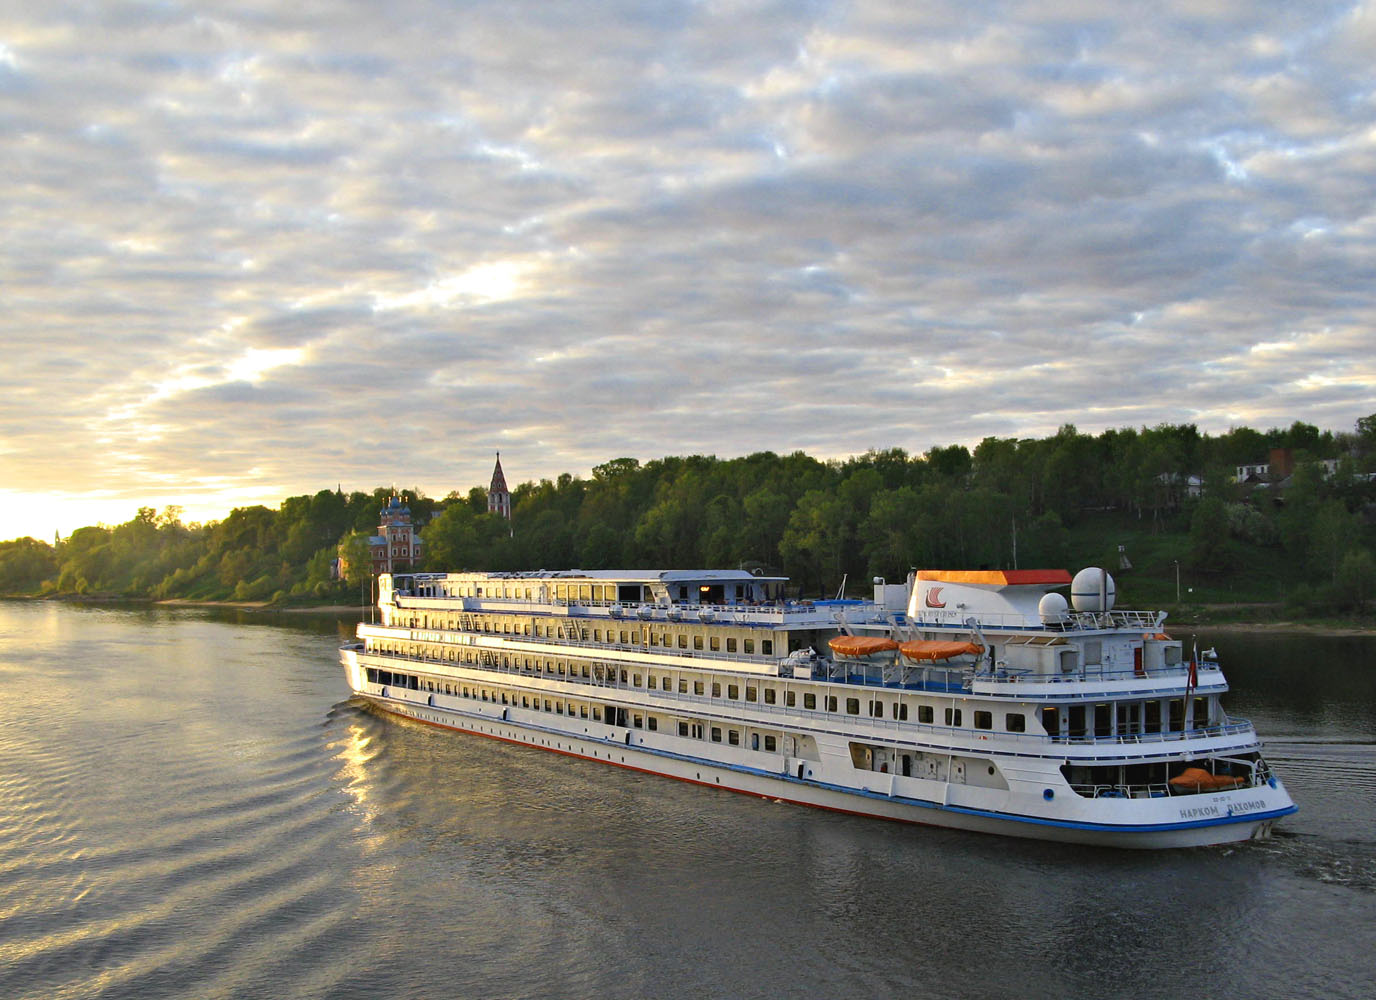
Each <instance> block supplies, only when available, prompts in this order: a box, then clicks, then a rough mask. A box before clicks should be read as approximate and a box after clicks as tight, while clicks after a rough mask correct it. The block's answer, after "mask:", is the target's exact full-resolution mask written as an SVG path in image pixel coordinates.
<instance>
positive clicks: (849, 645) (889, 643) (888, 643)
mask: <svg viewBox="0 0 1376 1000" xmlns="http://www.w3.org/2000/svg"><path fill="white" fill-rule="evenodd" d="M827 645H828V646H830V647H831V651H832V652H833V653H835V654H836V655H837V656H873V655H874V654H875V653H887V652H888V651H889V650H892V649H897V648H898V643H896V642H894V641H893V640H892V639H885V638H884V637H883V636H879V635H838V636H836V637H835V638H833V639H830V640H828V642H827Z"/></svg>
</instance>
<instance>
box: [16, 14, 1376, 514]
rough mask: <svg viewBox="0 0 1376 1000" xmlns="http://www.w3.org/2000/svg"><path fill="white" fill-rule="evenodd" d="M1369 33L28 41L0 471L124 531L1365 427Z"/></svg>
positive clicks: (84, 35)
mask: <svg viewBox="0 0 1376 1000" xmlns="http://www.w3.org/2000/svg"><path fill="white" fill-rule="evenodd" d="M1374 23H1376V18H1373V14H1372V9H1371V7H1370V5H1358V6H1352V5H1334V4H1324V3H1310V4H1292V5H1284V6H1282V7H1271V8H1257V7H1256V5H1251V4H1221V5H1210V6H1209V7H1208V8H1200V7H1199V5H1198V4H1193V3H1184V2H1180V3H1169V4H1163V5H1159V9H1158V10H1157V11H1156V13H1155V14H1154V16H1153V17H1151V18H1142V17H1135V16H1134V17H1129V16H1127V15H1122V16H1118V15H1115V14H1114V13H1113V12H1112V11H1111V10H1106V9H1104V8H1103V7H1102V5H1100V4H1089V3H1066V2H1064V0H1061V2H1056V3H1051V2H1045V3H1033V4H1027V5H1023V6H1022V7H1020V8H1019V10H1018V12H1017V14H1016V15H1015V16H1009V15H1008V14H1007V12H997V13H995V12H991V11H987V10H985V9H984V8H982V7H980V6H979V5H975V6H970V5H969V4H957V3H949V4H928V5H922V6H920V7H914V6H913V5H912V4H908V3H878V2H861V3H848V4H840V3H828V2H823V0H818V2H816V3H803V4H798V3H774V4H748V5H741V4H736V3H730V2H725V0H722V2H710V3H678V2H667V0H666V2H662V3H652V4H645V3H632V2H629V0H626V2H622V3H608V4H597V5H594V6H591V7H590V6H587V5H583V6H567V5H555V4H546V3H529V4H526V3H502V4H496V3H486V4H469V5H464V6H463V7H462V8H455V7H453V6H451V5H448V4H442V3H437V2H431V0H403V2H400V3H397V4H393V5H389V6H387V7H386V8H380V7H379V8H370V7H366V6H364V7H358V6H348V7H345V6H344V5H338V6H334V5H330V4H327V5H325V6H324V7H323V8H317V7H304V8H300V7H290V6H288V7H283V6H282V5H280V4H268V3H262V2H260V3H246V4H245V3H237V4H226V3H202V4H197V5H195V6H194V7H182V6H177V5H174V4H167V5H155V6H126V7H104V8H91V7H89V5H78V4H69V3H57V4H51V5H46V6H44V7H42V8H35V9H34V10H33V11H26V12H25V14H24V15H22V16H14V17H12V18H11V19H10V21H9V23H8V24H7V26H6V32H5V36H4V40H3V43H0V121H3V123H4V125H5V128H4V130H3V131H0V152H3V154H4V156H5V162H6V167H7V182H8V187H7V199H6V205H5V208H4V209H3V212H4V224H5V232H6V240H5V242H4V244H3V246H0V281H3V283H4V287H5V290H6V313H5V316H4V318H3V320H0V324H2V325H0V347H3V350H4V353H5V359H6V364H5V365H4V366H0V433H3V438H0V442H2V443H3V446H0V481H3V482H5V483H6V484H7V486H8V487H9V488H10V489H12V490H16V491H19V492H21V493H22V492H24V491H29V492H33V493H35V494H37V493H42V494H44V495H46V496H58V495H61V496H66V497H82V496H88V497H101V498H104V499H105V500H107V501H109V502H113V503H116V504H124V505H126V506H128V505H131V504H132V506H131V507H130V510H131V511H132V509H133V508H134V507H137V506H138V505H139V503H140V502H141V501H139V499H138V498H139V497H140V496H141V491H144V490H147V489H149V488H151V487H150V486H149V485H148V484H150V483H154V482H157V483H176V482H178V481H180V482H184V483H186V484H187V489H188V490H189V491H192V492H193V493H194V495H195V496H196V497H198V498H201V497H205V496H208V495H210V494H211V493H213V491H215V490H222V491H224V497H225V498H226V506H228V504H229V503H230V502H231V501H233V502H242V501H243V500H244V498H245V497H247V496H258V497H260V498H261V499H263V500H265V501H267V502H273V497H274V496H278V497H279V498H280V494H274V493H271V492H262V493H257V494H255V493H254V491H255V490H262V491H286V492H313V491H314V490H316V489H318V488H320V486H321V485H322V484H325V485H329V484H333V483H335V482H344V483H345V485H346V487H355V488H371V486H373V485H376V484H377V483H380V482H390V481H393V480H397V481H402V482H412V483H418V484H421V485H423V486H425V487H426V488H427V489H429V490H431V491H432V492H435V493H438V494H443V493H445V492H447V491H448V490H449V489H454V488H459V489H466V488H467V487H468V486H469V485H472V484H473V483H477V482H483V481H485V477H486V475H487V474H488V473H489V472H490V453H491V452H492V451H493V450H496V448H497V447H500V448H501V450H502V452H503V458H504V464H505V465H506V467H507V469H508V471H509V474H510V475H511V476H512V477H513V478H514V479H517V480H519V479H522V478H527V477H530V478H540V477H553V476H557V475H558V474H559V473H560V472H563V471H574V472H580V471H583V472H585V471H586V470H588V469H589V468H590V467H591V466H592V465H594V464H596V463H598V462H601V461H604V460H606V459H607V458H609V457H613V456H616V455H623V454H632V455H636V456H638V457H641V458H653V457H657V456H661V455H664V454H673V453H684V452H691V451H702V452H714V453H717V454H722V455H729V454H744V453H748V452H750V451H754V450H761V449H769V450H774V451H779V452H788V451H793V450H795V449H798V448H803V449H806V450H809V451H811V452H813V453H815V454H818V455H822V456H843V455H848V454H854V453H859V452H863V451H864V450H865V449H867V448H870V447H879V448H882V447H892V446H899V447H905V448H908V449H909V450H912V451H922V450H925V449H926V448H927V447H930V446H931V445H933V444H944V443H951V442H955V441H962V442H965V443H968V444H973V443H975V442H977V441H978V440H979V439H980V438H981V437H983V436H985V435H987V434H998V435H1002V436H1013V435H1016V436H1029V435H1038V434H1046V433H1051V432H1054V430H1055V429H1056V427H1058V426H1059V425H1060V424H1062V423H1066V422H1073V423H1076V424H1077V425H1078V426H1079V427H1080V428H1081V429H1082V430H1089V431H1093V430H1097V429H1101V428H1103V427H1109V426H1120V425H1137V424H1156V423H1161V422H1165V421H1171V422H1186V421H1193V422H1198V423H1199V424H1200V426H1201V427H1202V428H1203V429H1205V430H1208V431H1213V432H1218V431H1222V430H1224V429H1226V428H1227V427H1228V426H1231V425H1234V424H1237V423H1250V424H1253V425H1258V426H1270V425H1284V424H1289V423H1290V422H1292V421H1293V420H1296V419H1303V420H1308V421H1311V422H1316V423H1319V424H1321V425H1322V426H1325V427H1331V428H1333V429H1337V430H1342V429H1347V428H1349V427H1350V426H1351V425H1352V423H1353V421H1354V420H1355V419H1356V418H1357V417H1358V416H1362V415H1364V414H1365V413H1366V412H1367V411H1369V410H1370V408H1371V406H1370V399H1371V398H1372V386H1373V384H1374V383H1376V371H1373V362H1372V361H1371V360H1370V359H1371V358H1372V357H1373V356H1376V352H1373V351H1372V346H1373V345H1372V342H1371V335H1370V332H1369V331H1370V330H1371V329H1373V328H1376V323H1374V322H1373V321H1374V320H1376V315H1373V314H1374V313H1376V310H1374V309H1373V303H1372V295H1371V288H1372V286H1373V282H1372V279H1373V276H1376V217H1373V214H1372V208H1371V206H1372V205H1373V204H1376V197H1373V194H1374V193H1376V192H1374V191H1373V187H1374V186H1376V180H1373V178H1376V130H1374V129H1373V128H1372V120H1373V115H1372V98H1371V89H1370V80H1369V53H1370V51H1371V45H1370V44H1369V43H1370V41H1371V39H1372V37H1373V24H1374ZM857 387H859V388H860V390H861V391H858V392H857ZM164 495H165V494H164ZM49 506H51V505H49ZM73 509H75V508H73ZM85 509H86V508H83V511H84V510H85ZM82 516H86V515H85V514H84V513H83V515H82ZM112 516H114V515H112ZM126 516H127V515H126ZM74 526H75V525H74V524H70V523H68V524H67V525H66V528H67V529H68V530H69V529H70V528H71V527H74ZM22 530H24V528H23V527H22V525H20V524H18V523H17V522H16V524H15V525H14V527H12V528H10V529H9V531H8V532H7V531H6V530H4V528H3V525H0V536H4V535H6V534H8V533H10V532H14V531H22ZM48 533H49V532H44V534H48Z"/></svg>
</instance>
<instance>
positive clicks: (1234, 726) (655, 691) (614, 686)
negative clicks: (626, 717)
mask: <svg viewBox="0 0 1376 1000" xmlns="http://www.w3.org/2000/svg"><path fill="white" fill-rule="evenodd" d="M469 648H470V649H472V648H473V647H469ZM484 652H486V653H487V654H488V655H489V656H491V658H492V660H493V662H490V663H466V662H456V661H452V660H445V659H440V658H438V657H425V656H415V655H409V654H406V653H393V652H380V651H378V652H374V653H373V654H371V655H375V656H378V657H380V658H382V659H385V660H388V661H398V660H399V661H403V662H406V663H414V664H417V665H434V666H441V667H447V668H451V669H454V668H460V669H464V670H483V671H489V672H492V673H498V674H505V675H508V676H510V675H514V676H518V677H525V678H529V679H531V680H540V681H552V682H557V683H561V684H579V685H590V686H592V687H598V688H606V689H610V690H625V691H635V692H638V693H642V694H649V695H653V696H654V697H656V698H658V699H661V700H666V699H667V700H669V701H671V702H672V703H674V704H679V705H685V706H693V707H695V708H700V709H710V708H712V707H714V706H715V707H721V706H725V705H730V706H740V707H747V708H748V709H749V710H750V711H752V712H758V713H761V714H764V715H778V716H784V715H789V716H797V715H799V714H804V713H805V714H807V715H808V716H810V717H812V716H816V717H820V718H823V719H848V720H852V721H856V720H858V721H860V722H863V723H864V724H865V725H866V726H869V727H872V728H874V729H877V730H879V731H894V732H899V731H901V732H912V731H914V730H916V731H922V732H933V733H935V732H941V733H945V734H950V733H952V732H959V733H963V734H969V735H971V736H976V737H979V738H986V737H988V736H992V735H995V734H994V733H993V731H992V730H980V729H974V728H972V727H968V726H960V727H953V726H942V725H937V724H936V723H935V722H932V723H923V722H915V721H912V720H908V719H903V720H896V719H887V718H879V717H876V716H873V715H869V714H865V713H863V712H862V713H860V714H858V715H856V714H851V713H849V712H842V711H835V712H829V711H826V710H825V709H823V708H817V709H804V708H800V707H798V706H797V705H793V706H789V705H783V704H777V703H776V704H770V703H768V702H765V701H764V700H763V698H762V696H761V697H760V698H757V700H755V701H747V700H745V699H744V698H736V699H730V698H723V697H721V696H712V695H707V694H701V695H699V694H689V693H687V692H680V691H678V690H677V679H675V686H674V688H673V689H671V690H668V691H665V690H663V689H662V688H651V687H649V686H648V684H641V685H639V686H637V685H635V684H633V683H629V682H624V681H622V680H621V678H620V671H621V670H622V669H627V670H630V669H633V668H630V667H627V666H626V665H616V666H615V667H613V666H612V665H610V664H608V665H605V666H604V665H601V664H596V665H590V669H589V671H588V673H589V676H587V677H583V676H581V675H574V674H551V673H547V672H545V671H543V670H536V669H535V668H533V667H532V668H527V667H524V666H522V665H520V664H513V665H507V666H503V665H502V664H501V662H500V657H499V655H497V654H496V653H495V652H494V651H492V650H484ZM359 655H365V654H364V653H363V652H362V651H360V653H359ZM641 666H642V667H644V668H645V676H646V677H647V678H648V671H649V670H650V669H654V668H653V667H652V666H651V665H649V664H642V665H641ZM660 669H664V668H663V667H661V668H660ZM766 676H767V675H766ZM752 679H754V678H751V677H750V676H749V675H740V676H739V678H738V679H737V680H736V681H735V683H737V684H738V685H739V686H740V687H741V688H742V689H744V688H745V687H746V686H748V685H749V683H750V681H751V680H752ZM782 679H783V680H787V679H788V678H782ZM815 679H817V680H826V678H815ZM457 680H458V679H457V678H453V679H451V683H455V682H457ZM441 683H442V682H441ZM470 683H472V682H471V681H470ZM904 690H909V689H904ZM742 693H744V691H743V690H742ZM876 693H877V691H876ZM931 693H933V694H942V693H946V694H950V693H957V692H956V690H955V689H952V690H950V691H938V690H932V691H931ZM573 697H577V696H573ZM1251 728H1252V724H1251V723H1250V722H1248V721H1247V720H1245V719H1233V720H1231V721H1230V722H1229V723H1227V724H1226V725H1218V726H1206V727H1203V728H1198V729H1188V730H1172V731H1167V732H1160V733H1123V734H1116V735H1113V736H1088V735H1086V736H1074V737H1068V736H1060V735H1054V736H1053V735H1046V734H1041V733H1014V732H1003V731H999V732H998V733H997V736H998V738H999V739H1000V740H1001V741H1004V740H1006V741H1012V742H1015V743H1024V744H1040V745H1047V744H1056V745H1072V746H1096V745H1097V746H1113V745H1118V744H1124V743H1162V742H1170V741H1184V740H1191V739H1199V738H1207V737H1223V736H1235V735H1240V734H1245V733H1247V732H1249V731H1250V730H1251Z"/></svg>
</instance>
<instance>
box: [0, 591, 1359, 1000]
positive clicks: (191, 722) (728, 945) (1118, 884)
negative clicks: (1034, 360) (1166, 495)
mask: <svg viewBox="0 0 1376 1000" xmlns="http://www.w3.org/2000/svg"><path fill="white" fill-rule="evenodd" d="M351 628H352V622H348V621H343V620H341V621H336V620H334V619H332V618H303V617H300V616H282V617H281V618H277V617H269V616H261V615H259V616H245V617H237V616H235V615H234V614H232V613H216V612H209V611H200V610H175V611H174V610H123V609H121V610H110V609H101V608H83V607H73V606H66V605H59V604H47V603H7V602H0V997H5V998H11V1000H13V998H20V997H33V998H39V997H41V998H45V1000H46V998H62V997H128V998H140V1000H148V998H157V997H177V998H192V997H194V998H212V997H264V998H267V997H272V998H278V997H360V998H362V997H368V998H375V997H408V998H409V997H430V998H443V997H473V998H508V997H541V998H545V997H548V998H583V997H589V998H591V997H597V998H622V997H627V998H630V997H635V998H640V997H732V998H734V997H761V998H770V1000H778V998H781V997H833V996H836V997H839V996H847V997H885V998H887V997H898V996H902V997H904V998H923V997H999V998H1004V997H1009V996H1016V997H1053V996H1054V997H1064V996H1077V997H1140V996H1145V995H1151V996H1154V997H1192V998H1200V997H1205V998H1207V997H1281V996H1284V997H1315V998H1319V997H1322V998H1325V1000H1332V998H1336V997H1369V996H1371V994H1372V978H1373V971H1374V970H1376V965H1373V958H1372V956H1373V955H1376V825H1374V824H1373V820H1376V637H1367V638H1351V639H1348V638H1334V639H1315V638H1300V637H1292V636H1280V637H1277V636H1266V637H1261V638H1256V637H1252V636H1248V635H1245V634H1242V633H1233V632H1229V633H1219V634H1216V635H1209V634H1206V635H1202V636H1201V644H1202V645H1208V644H1214V645H1216V646H1217V647H1218V650H1219V653H1220V655H1221V657H1222V658H1223V664H1224V669H1225V670H1226V671H1227V673H1228V677H1229V680H1230V681H1231V682H1232V684H1233V688H1234V690H1233V692H1232V695H1231V696H1230V699H1229V701H1228V702H1227V704H1228V707H1229V709H1230V710H1231V711H1232V713H1233V714H1235V715H1241V716H1247V717H1250V718H1252V719H1253V720H1254V721H1255V722H1256V723H1257V725H1258V728H1259V729H1260V730H1261V731H1262V734H1263V736H1264V737H1265V738H1266V739H1267V741H1268V744H1269V746H1270V754H1269V756H1270V758H1271V760H1272V761H1273V763H1275V765H1276V766H1277V768H1278V769H1279V771H1280V773H1281V774H1282V776H1283V777H1284V779H1285V781H1286V783H1287V784H1288V786H1289V788H1290V791H1291V793H1292V795H1293V796H1294V797H1295V799H1296V800H1297V801H1298V802H1299V804H1300V808H1301V812H1300V813H1299V814H1298V815H1296V816H1293V817H1290V818H1288V819H1286V820H1283V821H1282V823H1281V825H1280V829H1279V834H1278V836H1277V837H1276V838H1275V839H1273V840H1272V841H1270V842H1268V843H1264V844H1247V845H1243V846H1239V847H1231V848H1208V849H1201V850H1195V851H1172V852H1165V853H1150V854H1139V853H1131V852H1118V851H1109V850H1091V849H1085V848H1070V847H1062V846H1055V845H1048V844H1038V843H1034V842H1024V841H1016V840H1007V839H1001V838H994V837H987V836H980V835H976V834H962V833H952V832H946V831H942V830H934V829H926V828H921V827H909V826H903V825H898V824H892V823H885V822H880V821H877V820H864V819H858V818H851V817H846V816H837V815H831V814H828V813H825V812H820V811H817V810H811V809H803V808H798V807H790V806H783V805H774V804H771V803H768V802H764V801H762V800H759V799H752V798H746V797H744V796H738V795H729V794H723V793H718V792H713V791H711V790H708V789H703V788H697V787H690V786H687V785H682V784H679V783H676V782H673V781H668V780H665V779H662V778H654V777H650V776H647V775H637V774H634V773H630V772H625V771H620V770H615V769H612V768H607V767H605V766H602V765H598V764H592V763H585V762H579V761H574V760H570V759H568V758H564V757H560V756H556V755H553V754H548V753H542V752H540V751H537V750H532V749H527V748H519V747H513V746H508V745H505V744H501V743H496V742H492V741H489V740H485V739H480V738H477V737H467V736H462V735H459V734H454V733H447V732H443V731H440V730H435V729H431V728H427V727H423V726H420V725H414V724H410V723H404V722H400V721H397V720H393V719H390V718H385V717H380V716H378V715H375V714H373V713H371V712H369V711H367V710H365V709H363V708H362V707H360V705H358V704H357V703H355V702H353V701H351V700H350V699H349V697H348V692H347V690H346V688H345V684H344V680H343V675H342V671H341V669H340V668H339V667H338V665H337V663H336V655H335V647H336V644H337V642H338V640H339V636H340V635H341V634H343V633H347V632H349V631H350V630H351ZM1177 634H1178V633H1177Z"/></svg>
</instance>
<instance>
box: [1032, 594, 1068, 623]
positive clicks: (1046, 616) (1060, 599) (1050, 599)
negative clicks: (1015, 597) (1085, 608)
mask: <svg viewBox="0 0 1376 1000" xmlns="http://www.w3.org/2000/svg"><path fill="white" fill-rule="evenodd" d="M1069 607H1070V605H1069V604H1067V603H1066V600H1065V596H1064V595H1062V594H1057V593H1054V592H1053V593H1049V594H1043V595H1042V599H1041V600H1040V601H1038V602H1037V614H1039V615H1041V618H1042V623H1043V624H1045V625H1050V624H1051V623H1052V622H1058V621H1061V620H1062V619H1063V618H1065V613H1066V609H1067V608H1069Z"/></svg>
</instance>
